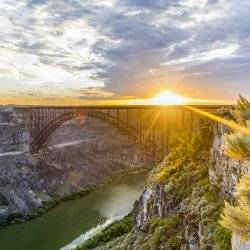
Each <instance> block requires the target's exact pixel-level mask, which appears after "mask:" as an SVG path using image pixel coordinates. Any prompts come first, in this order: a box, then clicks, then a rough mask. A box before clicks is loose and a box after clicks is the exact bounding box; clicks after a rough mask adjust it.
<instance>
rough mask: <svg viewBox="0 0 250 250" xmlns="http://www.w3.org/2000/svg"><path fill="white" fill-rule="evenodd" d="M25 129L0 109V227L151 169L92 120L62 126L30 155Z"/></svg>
mask: <svg viewBox="0 0 250 250" xmlns="http://www.w3.org/2000/svg"><path fill="white" fill-rule="evenodd" d="M29 145H30V134H29V125H28V124H27V122H26V121H25V120H24V119H23V118H22V116H20V114H19V113H18V110H17V109H16V108H15V107H12V106H0V225H2V226H3V225H5V224H7V223H11V222H15V221H16V220H17V218H19V217H20V218H21V220H25V219H27V218H29V215H30V213H32V211H33V210H34V209H37V208H39V207H41V206H42V205H43V203H44V202H46V201H50V200H52V199H53V198H55V197H57V198H58V197H59V198H63V197H65V196H70V195H71V194H73V193H77V192H80V191H82V190H83V189H84V188H86V187H89V186H91V185H94V184H96V183H99V182H100V181H103V180H105V179H107V178H109V177H111V176H115V175H119V174H122V173H126V172H128V171H133V169H134V170H136V169H138V168H139V167H140V166H145V165H151V164H152V162H151V160H150V159H149V158H148V157H147V156H145V154H144V153H142V152H141V151H140V150H139V149H138V148H137V147H136V146H135V145H133V143H131V142H130V141H129V140H128V138H126V137H124V136H122V135H121V134H120V133H119V131H118V130H117V129H115V128H113V127H111V126H110V125H107V124H105V123H103V122H101V121H99V120H95V119H92V118H87V117H85V118H81V119H74V120H71V121H68V122H66V123H64V124H63V125H62V126H61V127H60V128H59V129H57V130H56V131H55V133H54V134H53V135H52V136H51V137H50V138H49V140H48V141H47V142H46V145H44V147H43V148H42V149H41V150H40V152H39V153H38V154H36V155H31V154H30V152H29Z"/></svg>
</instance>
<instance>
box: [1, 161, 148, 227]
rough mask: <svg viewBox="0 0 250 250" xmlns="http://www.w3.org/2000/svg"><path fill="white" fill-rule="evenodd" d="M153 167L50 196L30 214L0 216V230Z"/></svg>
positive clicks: (140, 167) (136, 167)
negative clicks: (6, 217) (4, 217)
mask: <svg viewBox="0 0 250 250" xmlns="http://www.w3.org/2000/svg"><path fill="white" fill-rule="evenodd" d="M151 168H152V167H151V166H131V167H130V168H127V169H126V171H120V172H118V173H115V174H114V175H112V176H110V177H107V178H105V179H103V180H101V181H99V182H96V183H93V184H91V185H88V186H86V187H84V188H81V189H80V190H79V191H77V192H73V193H71V194H67V195H65V196H61V195H60V194H59V193H57V192H55V193H52V194H51V195H50V197H51V198H50V199H48V200H46V201H43V203H42V206H40V207H39V208H36V209H34V210H33V211H31V212H30V213H26V214H23V215H20V214H13V216H11V217H9V218H8V220H4V219H2V220H1V215H0V230H1V229H3V228H5V227H6V226H8V225H10V224H16V223H22V222H26V221H29V220H32V219H34V218H36V217H38V216H41V215H43V214H45V213H46V212H47V211H49V210H51V209H53V208H55V207H56V206H57V205H59V204H60V203H61V202H65V201H70V200H74V199H79V198H82V197H84V196H86V195H88V194H89V193H91V192H92V191H94V190H95V189H97V188H100V187H102V186H105V185H108V184H110V183H112V182H113V181H114V180H115V179H119V178H122V177H125V176H128V175H132V174H137V173H142V172H148V171H149V170H150V169H151Z"/></svg>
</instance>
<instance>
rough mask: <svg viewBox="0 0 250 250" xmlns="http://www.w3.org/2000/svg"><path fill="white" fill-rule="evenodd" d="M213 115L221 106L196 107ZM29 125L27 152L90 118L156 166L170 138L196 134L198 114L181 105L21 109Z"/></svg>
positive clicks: (38, 147) (199, 117)
mask: <svg viewBox="0 0 250 250" xmlns="http://www.w3.org/2000/svg"><path fill="white" fill-rule="evenodd" d="M195 107H196V108H198V109H201V110H203V111H208V112H211V113H216V111H217V110H218V109H219V108H220V107H221V106H212V105H208V106H203V105H202V106H195ZM20 109H21V111H22V114H23V117H24V118H25V119H26V120H27V121H28V122H29V129H30V137H31V144H30V151H31V153H37V152H38V151H39V150H40V149H41V148H42V147H43V145H44V144H45V142H46V141H47V139H48V138H49V137H50V135H52V134H53V132H54V131H55V130H56V129H57V128H58V127H59V126H60V125H62V124H63V123H64V122H66V121H68V120H71V119H74V118H78V117H86V116H87V117H92V118H95V119H99V120H101V121H103V122H105V123H107V124H110V125H111V126H113V127H116V128H117V129H118V130H119V131H120V132H121V133H122V134H124V135H125V136H127V138H128V139H129V140H131V141H132V142H133V143H135V144H136V145H138V146H139V147H140V148H141V149H142V150H143V151H144V152H145V154H147V155H148V156H150V157H151V158H152V161H153V162H154V163H155V164H157V163H159V162H161V161H162V159H163V158H164V156H166V154H167V153H169V152H170V149H171V148H170V139H171V137H172V136H174V134H176V132H177V131H178V130H180V129H185V130H186V131H193V132H195V131H197V130H198V127H199V123H200V120H201V115H199V114H197V113H194V111H192V110H189V109H187V108H185V107H182V106H147V105H143V106H138V105H134V106H132V105H130V106H80V107H71V106H69V107H44V106H41V107H25V108H20Z"/></svg>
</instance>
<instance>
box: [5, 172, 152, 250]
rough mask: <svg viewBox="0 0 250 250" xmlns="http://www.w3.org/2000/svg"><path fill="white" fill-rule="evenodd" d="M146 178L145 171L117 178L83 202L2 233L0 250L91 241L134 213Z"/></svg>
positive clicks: (55, 247) (62, 205)
mask: <svg viewBox="0 0 250 250" xmlns="http://www.w3.org/2000/svg"><path fill="white" fill-rule="evenodd" d="M146 177H147V172H145V171H143V172H139V173H138V174H129V175H126V176H124V177H121V178H115V180H114V181H113V182H112V183H109V184H107V185H102V186H100V187H99V188H96V189H95V190H93V191H92V192H90V193H89V194H88V195H86V196H84V197H82V198H79V199H75V200H69V201H67V202H61V203H60V204H59V205H58V206H56V207H55V208H53V209H51V210H50V211H48V212H46V213H45V214H44V215H42V216H39V217H37V218H34V219H32V220H30V221H27V222H25V223H18V224H15V225H10V226H8V227H6V228H4V229H2V230H0V245H1V249H4V250H13V249H18V250H34V249H36V250H44V249H46V250H58V249H60V248H63V247H65V246H68V245H72V244H74V245H75V243H77V242H78V241H80V242H81V240H82V239H86V238H89V237H92V236H93V235H95V234H96V232H99V231H100V229H103V227H105V225H108V224H109V223H110V222H113V221H115V220H117V219H121V218H123V217H124V216H125V215H127V214H128V213H130V212H131V211H132V209H133V204H134V202H135V200H137V199H138V198H139V196H140V194H141V192H142V190H143V188H144V185H145V180H146ZM13 237H15V240H13ZM71 243H72V244H71Z"/></svg>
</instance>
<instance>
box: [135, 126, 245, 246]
mask: <svg viewBox="0 0 250 250" xmlns="http://www.w3.org/2000/svg"><path fill="white" fill-rule="evenodd" d="M225 132H226V128H225V127H223V126H218V127H216V128H215V130H214V134H213V141H212V145H211V147H210V149H209V156H208V164H206V165H207V171H208V172H207V175H205V176H203V177H205V178H200V177H199V181H198V182H197V180H196V177H197V175H199V171H197V169H198V168H199V169H201V168H202V167H201V166H199V167H198V168H195V167H194V168H192V167H191V168H190V167H188V168H187V169H189V171H194V172H195V174H194V175H192V174H189V175H190V177H191V178H188V179H187V178H186V177H185V175H186V174H187V173H184V174H183V173H181V170H180V171H179V173H178V175H181V182H180V183H179V184H180V185H181V186H185V188H186V189H188V186H190V187H192V190H191V191H190V192H189V194H188V195H185V194H181V198H180V197H178V195H179V194H180V192H179V191H178V188H179V187H178V180H177V177H176V179H174V178H171V174H170V175H169V176H168V177H169V178H170V179H171V180H172V182H171V180H170V181H169V180H168V181H167V182H165V183H160V182H159V183H157V184H149V185H148V186H147V187H146V188H145V190H144V192H143V194H142V196H141V197H140V199H139V200H138V201H137V202H136V203H135V207H134V226H135V228H134V231H133V234H132V235H133V236H134V242H135V245H134V249H140V246H139V245H141V244H142V242H143V241H141V238H143V237H142V236H141V235H142V234H143V232H146V235H147V232H150V227H151V225H152V221H154V220H155V219H156V218H158V219H159V220H160V218H163V219H168V218H171V217H172V216H173V215H178V216H179V217H180V220H181V227H182V232H181V234H182V239H181V240H180V241H179V243H178V244H179V245H176V246H174V245H172V247H169V246H168V247H167V248H166V247H164V244H159V245H158V247H159V249H180V248H182V249H193V250H198V249H223V250H224V249H225V250H226V249H230V245H227V244H225V242H223V241H228V240H226V238H227V237H228V234H227V233H225V232H224V231H223V229H222V228H221V227H220V226H219V225H218V223H216V222H217V220H218V215H219V214H218V211H220V210H221V206H222V205H223V200H224V199H225V200H228V201H233V200H234V193H235V184H236V183H237V182H238V180H239V177H240V176H241V175H242V173H244V172H246V171H247V165H246V163H245V162H239V161H234V160H231V159H229V158H228V157H226V156H225V155H224V154H223V146H222V145H223V136H222V135H223V134H224V133H225ZM167 164H168V163H163V165H165V166H164V167H168V166H167ZM204 164H205V163H204ZM161 168H162V166H160V167H159V169H161ZM185 168H186V167H185ZM156 173H157V171H154V175H155V174H156ZM186 181H188V183H186ZM195 182H196V184H195V185H194V183H195ZM199 182H200V183H199ZM174 185H176V186H177V189H175V188H174V187H173V186H174ZM163 221H164V220H163ZM165 233H166V231H165ZM151 234H152V233H151ZM149 235H150V233H149V234H148V236H146V237H151V236H149ZM144 237H145V233H144ZM138 239H139V240H138ZM180 245H181V247H180ZM178 246H179V247H178ZM143 249H144V248H143ZM145 249H147V248H145ZM148 249H150V248H148ZM232 249H238V250H240V249H242V250H243V249H244V250H246V249H250V244H249V242H246V243H243V242H241V241H240V237H239V236H233V237H232Z"/></svg>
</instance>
